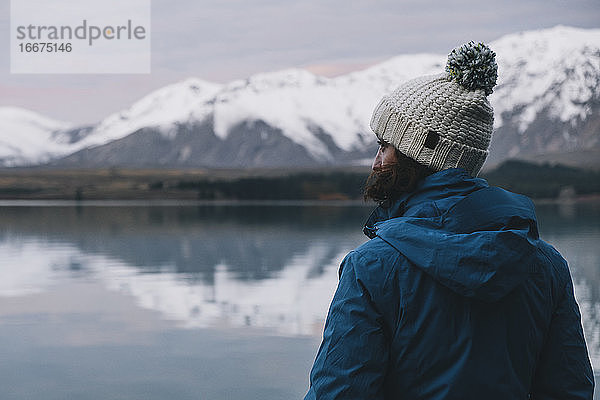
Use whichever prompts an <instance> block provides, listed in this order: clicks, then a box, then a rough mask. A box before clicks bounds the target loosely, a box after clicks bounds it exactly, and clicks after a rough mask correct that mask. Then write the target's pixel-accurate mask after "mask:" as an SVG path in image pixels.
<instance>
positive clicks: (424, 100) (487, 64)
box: [371, 42, 498, 176]
mask: <svg viewBox="0 0 600 400" xmlns="http://www.w3.org/2000/svg"><path fill="white" fill-rule="evenodd" d="M495 56H496V54H495V53H494V52H493V51H492V50H491V49H490V48H489V47H487V46H486V45H484V44H483V43H474V42H469V43H467V44H464V45H462V46H461V47H458V48H456V49H454V50H452V52H451V53H450V54H449V55H448V62H447V64H446V69H445V72H444V73H442V74H438V75H431V76H423V77H419V78H416V79H412V80H410V81H408V82H405V83H403V84H402V85H401V86H400V87H398V88H397V89H396V90H394V91H393V92H392V93H391V94H390V95H387V96H384V97H383V99H382V100H381V101H380V102H379V104H378V105H377V107H376V108H375V111H374V112H373V117H372V118H371V129H373V132H375V135H377V137H378V138H379V139H380V140H382V141H384V142H387V143H390V144H391V145H393V146H394V147H395V148H396V149H398V150H399V151H400V152H401V153H402V154H404V155H406V156H408V157H410V158H412V159H414V160H415V161H417V162H418V163H420V164H422V165H425V166H427V167H429V168H431V169H432V170H434V171H441V170H444V169H447V168H464V169H465V170H467V172H469V174H471V175H472V176H476V175H477V173H478V172H479V170H480V169H481V166H482V165H483V163H484V161H485V159H486V157H487V155H488V146H489V144H490V140H491V138H492V127H493V123H494V112H493V109H492V106H491V105H490V103H489V102H488V100H487V96H488V95H489V94H490V93H492V91H493V87H494V86H495V85H496V78H497V76H498V73H497V70H498V66H497V65H496V61H495Z"/></svg>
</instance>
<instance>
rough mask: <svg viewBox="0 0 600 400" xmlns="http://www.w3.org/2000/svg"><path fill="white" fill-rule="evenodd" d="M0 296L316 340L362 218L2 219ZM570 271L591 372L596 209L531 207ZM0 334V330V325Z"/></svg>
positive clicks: (179, 209)
mask: <svg viewBox="0 0 600 400" xmlns="http://www.w3.org/2000/svg"><path fill="white" fill-rule="evenodd" d="M1 210H2V214H1V216H0V221H1V222H0V226H1V227H2V229H1V232H0V252H1V253H2V254H3V257H2V260H1V261H0V296H3V297H18V296H27V295H30V294H33V293H40V292H51V291H52V290H53V286H54V285H57V284H64V283H68V282H76V281H78V280H81V279H86V280H93V281H95V282H99V283H101V284H102V285H103V286H104V287H106V288H107V289H109V290H111V291H116V292H119V293H122V294H126V295H129V296H132V297H133V298H134V299H135V302H136V303H137V305H138V306H141V307H143V308H147V309H151V310H155V311H158V312H160V313H161V315H162V316H163V318H164V319H166V320H168V321H171V322H172V323H173V324H174V325H175V326H178V327H184V328H195V327H202V328H212V327H219V328H222V327H228V328H235V327H243V326H252V327H258V328H263V329H266V330H267V331H269V332H272V333H273V334H277V335H287V336H298V335H301V336H302V335H308V336H314V337H318V336H319V335H320V334H321V332H322V324H323V321H324V319H325V316H326V313H327V308H328V305H329V302H330V300H331V297H332V296H333V292H334V290H335V287H336V284H337V269H338V266H339V263H340V261H341V259H342V258H343V257H344V255H345V254H346V253H347V252H348V251H350V250H351V249H352V248H354V247H356V246H357V245H359V244H360V243H362V242H364V241H365V240H366V238H365V237H364V236H363V235H362V233H361V226H362V222H363V221H364V219H365V218H366V216H367V215H368V214H369V212H370V209H369V208H367V207H361V206H324V205H322V206H317V205H312V206H302V205H287V206H283V205H262V206H261V205H246V206H201V205H199V206H171V207H169V206H136V207H133V206H130V207H128V206H121V207H103V206H78V207H76V206H55V207H44V206H35V207H33V206H31V207H2V208H1ZM537 213H538V218H539V219H540V228H541V229H540V230H541V234H542V236H543V238H544V239H546V240H547V241H548V242H550V243H551V244H553V245H554V246H555V247H557V249H558V250H559V251H561V252H562V254H563V255H564V256H565V258H566V259H567V260H568V261H569V264H570V266H571V269H572V274H573V279H574V283H575V292H576V296H577V298H578V301H579V304H580V307H581V311H582V315H583V321H584V329H585V334H586V338H587V342H588V347H589V351H590V356H591V358H592V362H593V364H594V365H595V366H596V369H597V368H600V249H599V248H598V246H597V243H599V242H600V240H599V239H600V225H599V224H598V221H599V216H600V207H598V205H593V204H591V205H590V204H587V205H586V204H581V205H572V206H566V207H562V208H561V207H557V206H548V205H546V206H539V207H538V209H537ZM0 324H1V321H0Z"/></svg>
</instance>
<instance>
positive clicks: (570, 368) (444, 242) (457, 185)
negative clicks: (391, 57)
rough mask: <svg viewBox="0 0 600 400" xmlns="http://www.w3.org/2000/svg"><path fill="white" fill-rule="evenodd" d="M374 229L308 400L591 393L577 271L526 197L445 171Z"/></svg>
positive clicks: (354, 256)
mask: <svg viewBox="0 0 600 400" xmlns="http://www.w3.org/2000/svg"><path fill="white" fill-rule="evenodd" d="M364 230H365V233H366V234H367V235H368V236H369V237H371V240H369V241H368V242H366V243H365V244H363V245H361V246H360V247H358V248H357V249H355V250H354V251H352V252H350V253H349V254H348V255H347V256H346V258H345V259H344V260H343V262H342V265H341V267H340V281H339V284H338V288H337V291H336V293H335V296H334V298H333V301H332V303H331V307H330V309H329V315H328V317H327V322H326V324H325V331H324V335H323V342H322V344H321V347H320V348H319V352H318V354H317V357H316V360H315V363H314V366H313V369H312V371H311V387H310V389H309V391H308V393H307V395H306V397H305V400H311V399H318V400H329V399H369V400H378V399H410V400H417V399H428V400H434V399H435V400H438V399H439V400H441V399H444V400H449V399H486V400H493V399H501V400H506V399H528V398H531V399H557V400H558V399H560V400H568V399H589V400H591V399H592V395H593V386H594V381H593V373H592V368H591V365H590V361H589V357H588V353H587V349H586V345H585V340H584V337H583V332H582V327H581V317H580V313H579V308H578V306H577V303H576V302H575V298H574V296H573V285H572V281H571V276H570V273H569V269H568V266H567V263H566V262H565V260H564V259H563V258H562V257H561V256H560V254H559V253H558V252H557V251H556V250H555V249H554V248H552V247H551V246H550V245H548V244H546V243H545V242H543V241H542V240H541V239H539V236H538V230H537V224H536V217H535V212H534V209H533V205H532V203H531V201H530V200H529V199H528V198H527V197H525V196H521V195H517V194H514V193H510V192H507V191H505V190H502V189H499V188H494V187H490V186H488V184H487V183H486V181H485V180H483V179H478V178H472V177H470V176H469V175H468V174H467V173H466V172H465V171H463V170H461V169H449V170H444V171H441V172H438V173H435V174H433V175H431V176H429V177H427V178H425V179H424V180H423V181H422V182H421V184H420V185H419V187H418V188H417V189H416V190H415V191H413V192H412V193H410V194H408V195H405V196H404V197H402V198H400V199H399V200H397V201H395V202H393V203H392V204H388V205H387V206H380V207H378V208H377V209H375V211H374V212H373V214H372V215H371V217H370V218H369V220H368V221H367V225H366V226H365V229H364Z"/></svg>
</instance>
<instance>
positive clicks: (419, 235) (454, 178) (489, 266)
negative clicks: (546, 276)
mask: <svg viewBox="0 0 600 400" xmlns="http://www.w3.org/2000/svg"><path fill="white" fill-rule="evenodd" d="M364 231H365V233H366V234H367V236H369V237H375V236H377V237H379V238H381V239H382V240H384V241H385V242H387V243H388V244H389V245H390V246H392V247H393V248H394V249H396V250H397V251H398V252H400V253H402V255H404V256H405V257H406V258H407V259H408V260H409V261H410V262H411V263H412V264H413V265H414V266H416V267H418V268H420V269H421V270H423V271H424V272H426V273H427V274H429V275H431V276H432V277H433V278H434V279H436V280H437V281H438V282H439V283H441V284H443V285H444V286H446V287H448V288H450V289H451V290H453V291H454V292H456V293H459V294H460V295H462V296H465V297H471V298H477V299H479V300H483V301H497V300H499V299H501V298H502V297H504V296H505V295H507V294H508V293H509V292H510V291H512V290H513V289H514V288H515V287H516V286H518V285H519V284H521V283H522V282H523V281H524V280H525V279H526V278H527V277H528V276H529V274H530V273H531V272H532V269H533V265H534V263H533V262H532V261H533V258H534V257H535V253H536V242H537V240H538V230H537V223H536V217H535V211H534V208H533V204H532V202H531V200H529V199H528V198H527V197H525V196H522V195H517V194H514V193H511V192H508V191H506V190H503V189H500V188H495V187H490V186H488V184H487V182H486V181H485V180H483V179H479V178H472V177H470V176H469V175H468V174H467V173H466V172H465V171H464V170H461V169H449V170H444V171H441V172H438V173H435V174H433V175H431V176H429V177H427V178H425V179H424V180H423V181H422V182H421V184H420V185H419V186H418V187H417V189H416V190H415V191H413V192H412V193H410V194H407V195H405V196H404V197H402V198H400V199H398V200H397V201H395V202H393V203H391V204H387V205H381V206H379V207H378V208H377V209H376V210H375V211H374V212H373V214H372V215H371V217H370V218H369V220H368V221H367V224H366V226H365V229H364Z"/></svg>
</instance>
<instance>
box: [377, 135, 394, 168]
mask: <svg viewBox="0 0 600 400" xmlns="http://www.w3.org/2000/svg"><path fill="white" fill-rule="evenodd" d="M377 143H378V144H379V149H378V150H377V154H376V155H375V159H374V160H373V165H372V166H371V169H372V170H373V171H378V170H381V169H384V168H386V167H388V166H390V165H393V164H396V163H397V162H398V158H397V157H396V149H395V148H394V146H392V145H391V144H389V143H386V142H384V141H381V140H379V141H377Z"/></svg>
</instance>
